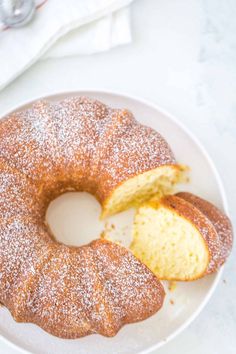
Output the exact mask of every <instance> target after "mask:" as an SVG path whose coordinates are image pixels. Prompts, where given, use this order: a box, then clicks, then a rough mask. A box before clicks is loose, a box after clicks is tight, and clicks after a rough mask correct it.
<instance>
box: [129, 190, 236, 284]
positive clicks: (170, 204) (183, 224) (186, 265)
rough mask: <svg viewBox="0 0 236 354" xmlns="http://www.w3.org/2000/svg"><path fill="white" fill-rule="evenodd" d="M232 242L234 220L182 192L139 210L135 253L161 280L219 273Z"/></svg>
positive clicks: (135, 233)
mask: <svg viewBox="0 0 236 354" xmlns="http://www.w3.org/2000/svg"><path fill="white" fill-rule="evenodd" d="M232 240H233V232H232V226H231V223H230V220H229V219H228V217H227V216H226V215H224V214H223V213H222V212H221V211H220V210H219V209H218V208H216V207H215V206H214V205H212V204H211V203H209V202H207V201H205V200H203V199H201V198H199V197H197V196H195V195H193V194H191V193H178V194H176V195H169V196H165V197H163V198H162V199H161V200H160V201H154V200H152V201H149V202H147V203H145V204H143V205H142V206H141V207H140V208H139V209H138V210H137V213H136V215H135V220H134V226H133V242H132V244H131V250H132V251H133V253H134V254H135V255H136V256H137V257H138V258H139V259H140V260H141V261H142V262H143V263H145V264H146V265H147V266H148V267H149V268H150V269H151V270H152V271H153V272H154V273H155V275H156V276H157V277H158V278H159V279H165V280H179V281H188V280H195V279H198V278H200V277H202V276H204V275H206V274H209V273H212V272H214V271H216V270H217V269H218V268H219V266H220V265H222V264H223V263H224V262H225V260H226V258H227V256H228V255H229V253H230V250H231V248H232Z"/></svg>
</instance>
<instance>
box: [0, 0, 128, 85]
mask: <svg viewBox="0 0 236 354" xmlns="http://www.w3.org/2000/svg"><path fill="white" fill-rule="evenodd" d="M131 1H132V0H80V1H79V0H67V1H64V0H48V1H47V2H46V3H45V4H44V5H43V6H42V7H41V8H40V9H38V10H37V13H36V16H35V18H34V19H33V21H32V22H31V23H30V24H28V25H27V26H26V27H22V28H20V29H8V30H6V31H2V32H0V89H2V88H3V87H4V86H6V85H7V84H8V83H9V82H11V81H12V80H13V79H15V78H16V77H17V76H18V75H20V74H21V73H22V72H24V71H25V70H26V69H27V68H29V67H30V66H31V65H32V64H33V63H34V62H35V61H37V60H38V59H39V58H41V57H42V56H43V55H44V57H47V58H52V57H60V56H68V55H78V54H91V53H94V52H98V51H103V50H108V49H110V48H112V47H113V46H115V45H118V44H122V43H128V42H129V41H130V40H131V35H130V27H129V11H128V9H127V8H126V9H125V7H127V5H128V4H130V3H131ZM121 9H122V10H121ZM69 32H71V33H69ZM62 37H63V38H62ZM58 40H59V41H58ZM57 41H58V43H56V42H57ZM55 43H56V44H55ZM53 45H54V46H53ZM49 49H50V51H48V50H49ZM47 51H48V53H47Z"/></svg>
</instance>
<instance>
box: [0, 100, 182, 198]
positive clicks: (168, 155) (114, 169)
mask: <svg viewBox="0 0 236 354" xmlns="http://www.w3.org/2000/svg"><path fill="white" fill-rule="evenodd" d="M0 157H2V158H4V159H6V160H7V161H8V163H9V165H10V166H13V167H15V168H16V169H17V170H18V171H20V172H22V173H24V174H25V175H26V176H28V177H30V178H31V179H33V180H34V181H35V182H36V183H37V184H38V185H39V189H40V190H43V194H44V197H48V199H49V200H51V199H52V198H53V197H55V196H57V195H59V194H61V193H62V192H64V191H65V190H67V189H74V190H83V191H87V192H90V193H92V194H94V195H95V196H96V197H97V198H98V200H99V201H100V202H101V204H103V202H104V201H105V200H106V199H107V197H108V196H109V195H110V194H111V192H112V191H114V190H115V188H117V187H118V186H119V185H120V184H121V183H122V182H124V181H126V180H127V179H129V178H131V177H134V176H136V175H137V174H140V173H144V172H146V171H149V170H151V169H154V168H157V167H160V166H163V165H174V166H175V165H176V161H175V158H174V155H173V153H172V151H171V149H170V147H169V145H168V144H167V143H166V141H165V140H164V139H163V138H162V136H161V135H160V134H159V133H157V132H156V131H155V130H153V129H152V128H149V127H145V126H143V125H142V124H140V123H138V122H137V121H136V119H135V118H134V116H133V115H132V113H130V112H129V111H127V110H125V109H112V108H110V107H108V106H106V105H105V104H103V103H101V102H98V101H95V100H92V99H89V98H85V97H73V98H68V99H65V100H63V101H60V102H48V101H39V102H36V103H34V104H33V106H32V107H31V108H30V109H28V110H25V111H22V112H17V113H13V114H11V115H10V116H8V117H6V118H5V119H3V120H2V121H1V122H0Z"/></svg>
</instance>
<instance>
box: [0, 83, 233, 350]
mask: <svg viewBox="0 0 236 354" xmlns="http://www.w3.org/2000/svg"><path fill="white" fill-rule="evenodd" d="M86 93H88V94H90V95H91V94H93V93H94V95H95V97H96V94H99V95H101V94H105V95H108V96H109V95H112V96H116V97H120V98H125V99H130V100H133V101H137V102H139V103H141V104H143V105H146V106H148V107H150V108H152V109H154V110H155V111H157V112H159V113H161V114H162V115H164V116H166V117H167V118H168V119H169V120H171V121H172V122H173V123H174V124H175V125H177V126H178V127H179V128H180V129H181V130H183V131H184V132H185V133H186V134H187V135H188V136H189V137H190V139H191V140H192V141H193V142H194V143H195V144H196V146H197V148H198V149H199V150H200V151H201V153H202V154H203V155H204V157H205V158H206V161H207V163H208V164H209V166H210V168H211V170H212V173H213V174H214V176H215V178H216V182H217V185H218V189H219V194H220V198H221V200H222V205H223V210H224V212H225V213H226V214H227V215H229V208H228V201H227V197H226V193H225V189H224V185H223V182H222V179H221V176H220V174H219V172H218V170H217V168H216V166H215V164H214V162H213V159H212V157H211V155H210V154H209V153H208V151H207V150H206V148H205V147H204V145H203V143H202V142H201V140H200V139H199V138H198V137H196V136H195V135H194V133H192V131H191V130H190V128H188V127H187V126H186V125H185V124H184V123H182V121H180V120H179V119H178V118H177V117H176V116H175V115H173V114H171V113H169V112H168V111H167V110H166V109H164V108H162V107H161V106H159V105H158V104H157V103H155V102H153V101H152V100H151V99H150V100H149V99H146V98H142V97H140V96H138V95H134V94H130V93H127V92H124V91H117V90H108V89H96V88H84V89H82V88H80V89H74V90H66V91H64V90H59V91H53V92H52V91H50V92H48V93H45V94H43V95H36V96H34V97H32V98H30V99H27V100H23V101H22V102H20V103H19V104H17V105H15V106H13V108H12V109H10V110H6V111H5V112H4V114H3V115H1V117H0V119H2V118H4V117H5V116H7V115H9V114H11V113H13V112H14V111H16V110H20V109H21V108H23V107H24V106H26V105H29V104H32V103H33V102H35V101H38V100H41V99H50V98H53V97H55V96H60V95H65V96H66V95H82V94H83V95H86ZM223 270H224V266H222V267H221V268H220V270H219V271H218V272H217V273H216V277H215V279H214V281H213V284H212V286H211V288H210V290H209V291H208V292H207V294H206V296H205V297H204V300H203V301H202V302H201V303H200V305H199V306H198V307H197V308H196V309H195V310H194V312H193V313H192V315H191V316H190V317H189V318H188V319H187V320H185V321H184V322H183V323H182V325H180V326H179V327H178V328H177V329H176V330H174V331H173V333H171V334H170V335H169V336H167V337H166V338H165V339H163V340H161V341H159V343H157V344H154V345H152V346H150V347H148V348H147V349H144V350H142V351H139V352H138V353H137V354H148V353H151V352H152V351H154V350H156V349H159V348H161V347H163V346H164V345H165V344H167V343H169V342H170V341H172V340H173V339H174V338H175V337H177V336H178V335H179V334H180V333H181V332H183V331H184V330H185V329H186V328H187V327H189V325H190V324H191V323H192V322H193V321H194V320H195V319H196V318H197V317H198V316H199V314H200V313H201V311H202V310H203V308H204V307H205V306H206V304H207V303H208V301H209V300H210V298H211V296H212V295H213V293H214V292H215V290H216V287H217V285H218V283H219V280H220V278H221V276H222V273H223ZM0 339H1V341H2V342H5V343H6V344H8V345H9V346H10V347H11V348H13V349H16V350H18V351H19V352H20V353H23V354H31V352H30V351H28V350H27V349H24V348H23V347H20V346H18V345H17V344H16V343H14V342H12V341H11V340H10V339H8V338H6V337H4V336H3V335H2V334H0Z"/></svg>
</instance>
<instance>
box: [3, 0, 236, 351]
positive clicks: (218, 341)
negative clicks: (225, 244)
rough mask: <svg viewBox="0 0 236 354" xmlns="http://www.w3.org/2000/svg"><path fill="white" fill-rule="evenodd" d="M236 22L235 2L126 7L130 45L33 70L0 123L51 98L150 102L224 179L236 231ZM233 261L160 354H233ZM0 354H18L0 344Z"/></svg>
mask: <svg viewBox="0 0 236 354" xmlns="http://www.w3.org/2000/svg"><path fill="white" fill-rule="evenodd" d="M235 18H236V2H235V1H234V0H225V1H221V0H205V1H204V0H202V1H200V0H174V1H173V0H172V1H171V0H137V1H136V2H134V4H133V6H132V23H133V29H132V30H133V37H134V38H133V44H131V45H129V46H125V47H120V48H117V49H114V50H112V51H111V52H107V53H102V54H97V55H94V56H89V57H87V56H85V57H80V58H77V57H73V58H67V59H57V60H45V61H41V62H39V63H37V64H36V65H34V66H33V67H32V68H31V69H30V70H28V71H27V72H26V73H24V74H23V75H22V76H21V77H20V78H18V79H17V80H16V81H14V82H13V83H12V84H11V85H10V86H8V87H7V88H5V90H3V91H2V92H0V116H1V115H3V114H4V113H5V112H6V111H7V110H10V109H11V108H13V107H15V106H17V105H18V104H20V103H21V102H23V101H26V100H29V99H31V98H34V97H36V96H41V95H47V94H49V93H53V92H56V91H67V90H76V89H86V88H94V89H96V88H97V89H110V90H116V91H120V92H124V93H129V94H135V95H138V96H140V97H143V98H146V99H149V100H151V101H153V102H155V103H157V104H158V105H160V106H161V107H163V108H165V109H166V110H167V111H169V112H170V113H172V114H174V115H175V116H176V117H177V118H178V119H179V120H180V121H182V122H183V123H184V124H185V125H186V126H187V127H188V128H190V130H191V131H192V132H193V133H194V134H195V135H196V136H197V137H198V138H199V139H200V140H201V141H202V143H203V145H205V147H206V148H207V150H208V152H209V154H210V155H211V156H212V158H213V160H214V162H215V164H216V167H217V168H218V170H219V172H220V174H221V177H222V179H223V182H224V186H225V189H226V193H227V197H228V201H229V207H230V212H231V217H232V220H233V222H234V224H235V225H236V215H235V210H236V178H235V177H236V173H235V172H236V21H235ZM22 50H24V49H22ZM202 174H204V171H202ZM234 254H235V250H234ZM234 254H233V255H231V258H230V259H229V261H228V262H227V264H226V267H225V271H224V274H223V277H222V280H221V281H220V283H219V285H218V287H217V289H216V292H215V294H214V295H213V297H212V298H211V300H210V302H209V303H208V305H207V307H206V308H205V309H204V310H203V312H202V313H201V314H200V316H199V317H198V318H197V319H196V320H195V321H194V323H193V324H192V325H190V327H189V328H188V329H187V330H185V331H184V332H183V333H182V334H180V335H179V336H178V337H177V338H175V339H174V340H173V341H172V342H170V343H168V344H167V345H166V346H165V347H163V348H161V349H159V350H158V351H157V352H158V354H174V353H180V352H181V354H205V353H206V354H208V353H214V354H222V353H224V354H231V353H232V354H234V353H236V286H235V266H236V262H235V259H234V258H235V255H234ZM157 331H158V328H157ZM0 353H4V354H13V353H14V354H16V353H17V351H16V350H13V349H11V348H10V347H9V346H8V345H5V344H3V343H1V342H0ZM52 354H54V353H52Z"/></svg>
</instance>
